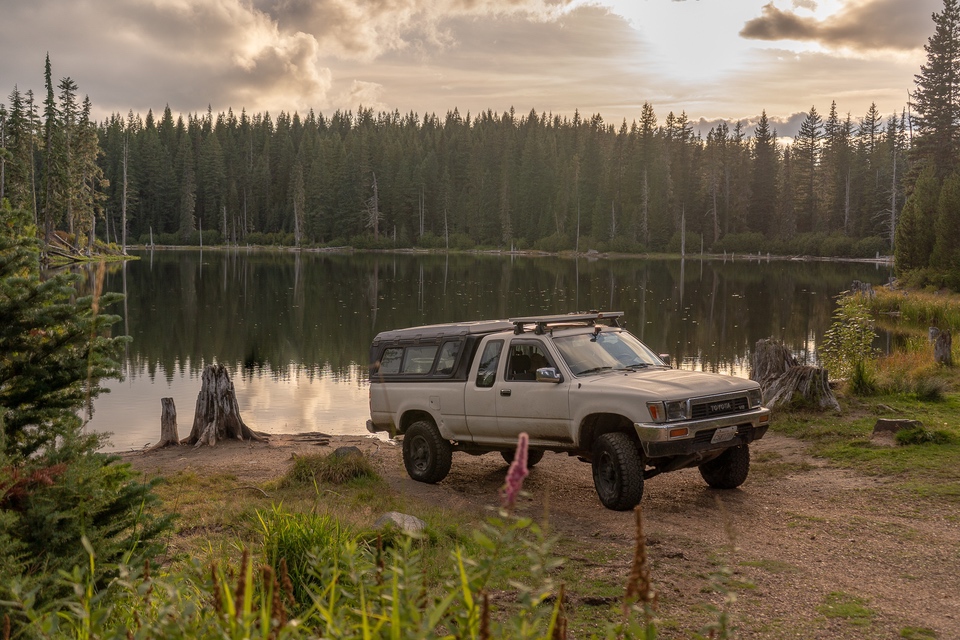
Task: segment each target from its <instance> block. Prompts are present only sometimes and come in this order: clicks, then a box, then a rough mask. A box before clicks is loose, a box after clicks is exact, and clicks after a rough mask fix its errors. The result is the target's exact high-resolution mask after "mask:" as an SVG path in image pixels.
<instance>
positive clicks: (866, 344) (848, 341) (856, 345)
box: [817, 295, 874, 382]
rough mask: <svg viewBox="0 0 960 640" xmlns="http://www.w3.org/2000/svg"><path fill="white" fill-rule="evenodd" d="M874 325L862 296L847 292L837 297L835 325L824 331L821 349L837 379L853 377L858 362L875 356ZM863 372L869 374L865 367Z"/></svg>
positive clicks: (824, 363)
mask: <svg viewBox="0 0 960 640" xmlns="http://www.w3.org/2000/svg"><path fill="white" fill-rule="evenodd" d="M873 326H874V322H873V316H872V315H871V314H870V310H869V309H868V308H867V306H866V304H865V303H864V302H863V300H861V297H860V296H851V295H844V296H840V297H839V298H838V299H837V310H836V311H835V312H834V314H833V324H831V325H830V328H829V329H827V330H826V331H825V332H824V335H823V342H822V343H821V345H820V346H819V347H818V349H817V352H818V353H819V355H820V362H821V363H822V364H823V366H824V367H825V368H826V369H827V370H828V371H829V372H830V375H831V376H832V377H833V378H850V377H851V376H852V375H853V373H854V370H855V369H856V367H857V366H858V363H863V362H864V361H865V360H867V359H869V358H870V357H871V356H872V355H873V338H874V331H873ZM860 375H861V376H862V377H863V376H866V375H867V373H866V367H865V366H863V368H862V370H861V372H860ZM861 382H866V380H865V379H862V380H861Z"/></svg>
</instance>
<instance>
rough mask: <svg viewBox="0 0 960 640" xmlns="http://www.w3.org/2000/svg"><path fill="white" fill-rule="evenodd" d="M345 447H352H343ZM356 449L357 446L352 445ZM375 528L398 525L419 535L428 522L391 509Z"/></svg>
mask: <svg viewBox="0 0 960 640" xmlns="http://www.w3.org/2000/svg"><path fill="white" fill-rule="evenodd" d="M342 448H344V449H346V448H350V447H342ZM352 448H354V449H356V447H352ZM373 527H374V529H383V528H385V527H396V528H397V529H400V531H403V532H404V533H407V534H410V535H419V534H421V533H423V531H424V529H426V528H427V523H426V522H424V521H423V520H421V519H420V518H416V517H414V516H410V515H407V514H405V513H400V512H399V511H389V512H387V513H385V514H383V515H382V516H380V517H379V518H378V519H377V521H376V522H375V523H374V525H373Z"/></svg>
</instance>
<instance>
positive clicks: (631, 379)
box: [576, 368, 760, 400]
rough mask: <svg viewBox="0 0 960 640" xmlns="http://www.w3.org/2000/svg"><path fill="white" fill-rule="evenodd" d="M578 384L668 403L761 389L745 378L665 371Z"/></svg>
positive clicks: (590, 379) (621, 374) (605, 375)
mask: <svg viewBox="0 0 960 640" xmlns="http://www.w3.org/2000/svg"><path fill="white" fill-rule="evenodd" d="M576 381H577V382H578V383H580V384H582V385H584V386H587V385H590V388H591V389H593V390H594V391H601V390H607V389H608V390H609V391H619V390H635V391H637V392H639V393H643V394H649V395H651V396H657V397H661V398H663V399H664V400H686V399H687V398H693V397H701V396H712V395H717V394H721V393H732V392H735V391H746V390H747V389H755V388H757V387H759V386H760V385H758V384H757V383H756V382H754V381H752V380H745V379H744V378H735V377H733V376H726V375H720V374H716V373H703V372H700V371H684V370H681V369H661V368H651V369H639V370H637V371H608V372H605V373H598V374H595V375H592V376H585V377H583V378H577V379H576Z"/></svg>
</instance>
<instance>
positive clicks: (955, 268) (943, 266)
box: [930, 172, 960, 289]
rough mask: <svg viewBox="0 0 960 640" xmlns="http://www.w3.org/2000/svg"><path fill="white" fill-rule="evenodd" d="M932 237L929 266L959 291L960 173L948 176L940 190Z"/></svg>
mask: <svg viewBox="0 0 960 640" xmlns="http://www.w3.org/2000/svg"><path fill="white" fill-rule="evenodd" d="M934 235H935V237H936V240H935V242H934V245H933V253H932V254H931V256H930V266H932V267H934V268H935V269H939V270H941V271H943V272H945V273H947V274H948V280H949V284H950V286H951V288H955V289H960V173H957V172H954V173H952V174H950V175H949V176H948V177H947V179H946V180H944V182H943V187H942V188H941V189H940V198H939V200H938V202H937V219H936V224H935V225H934Z"/></svg>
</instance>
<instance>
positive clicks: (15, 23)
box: [0, 0, 942, 136]
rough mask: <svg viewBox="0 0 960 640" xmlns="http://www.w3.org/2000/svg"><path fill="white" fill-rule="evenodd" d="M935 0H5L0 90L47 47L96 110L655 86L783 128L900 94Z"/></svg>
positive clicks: (661, 101)
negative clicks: (814, 113) (833, 108)
mask: <svg viewBox="0 0 960 640" xmlns="http://www.w3.org/2000/svg"><path fill="white" fill-rule="evenodd" d="M941 9H942V0H772V1H771V0H0V103H2V102H7V101H8V98H7V96H8V95H9V93H10V92H11V91H12V90H13V88H14V87H15V86H16V87H17V88H19V89H20V90H21V91H26V90H27V89H32V90H33V91H34V93H35V94H36V95H37V96H39V97H40V98H42V95H43V92H44V89H43V65H44V57H45V56H46V55H47V54H48V53H49V55H50V59H51V64H52V69H53V77H54V82H58V81H59V80H60V79H61V78H63V77H67V76H69V77H70V78H72V79H73V80H74V81H75V82H76V83H77V84H78V86H79V93H80V94H81V95H87V96H89V97H90V100H91V102H92V104H93V109H94V116H95V117H96V118H97V119H98V120H99V119H103V118H105V117H106V116H108V115H109V114H112V113H121V114H127V113H128V112H129V111H131V110H132V111H133V112H134V113H139V114H141V115H144V116H145V115H146V113H147V111H148V110H150V109H152V110H153V111H154V112H155V113H157V112H160V111H162V110H163V109H164V107H165V106H167V105H169V106H170V108H171V109H172V110H173V112H174V113H175V114H188V113H203V112H206V110H207V108H208V107H209V108H212V109H213V111H214V113H220V112H224V111H226V110H227V109H228V108H232V109H233V110H234V112H237V113H239V112H240V110H241V109H246V111H247V112H248V113H263V112H265V111H269V112H270V113H271V114H276V113H279V112H280V111H286V112H288V113H290V112H294V111H296V112H299V113H301V114H303V113H306V112H307V111H308V110H310V109H313V110H314V111H315V112H319V113H324V114H327V115H329V114H331V113H333V112H334V111H335V110H337V109H341V110H356V109H357V108H358V107H360V106H363V107H364V108H372V109H374V110H375V111H381V110H389V111H394V110H397V111H399V112H400V113H403V114H405V113H409V112H415V113H417V114H420V115H421V116H422V115H423V114H425V113H436V114H437V115H440V116H443V115H444V114H445V113H447V112H448V111H452V110H453V109H454V108H456V109H458V110H459V112H460V114H461V115H466V114H467V113H468V112H469V113H471V114H476V113H478V112H481V111H486V110H492V111H494V112H498V113H499V112H503V111H507V110H509V109H510V108H513V109H515V110H516V112H517V113H518V114H521V115H525V114H527V113H529V112H530V111H531V110H536V111H537V112H538V113H543V112H545V113H550V114H559V115H561V116H568V117H569V116H572V115H573V113H574V111H576V110H578V111H579V112H580V113H581V115H583V116H584V117H589V116H592V115H594V114H600V115H601V116H602V117H603V120H604V122H606V123H609V124H614V125H616V126H619V125H620V123H622V122H623V121H624V120H626V121H627V123H630V122H632V121H634V120H636V119H639V117H640V110H641V107H642V105H643V104H644V103H645V102H649V103H650V104H651V105H652V106H653V108H654V110H655V112H656V114H657V116H658V118H659V120H660V122H661V123H662V122H663V120H664V119H665V117H666V115H667V114H668V113H669V112H674V113H676V114H679V113H680V112H686V114H687V116H688V117H689V118H690V119H691V120H692V121H693V122H694V123H696V124H697V125H698V128H699V129H702V133H703V134H704V135H705V134H706V130H707V129H709V127H710V126H712V125H713V124H715V123H717V122H719V121H720V120H727V121H729V122H733V121H744V122H745V124H746V125H747V126H748V130H749V128H750V125H751V123H754V122H756V120H757V118H758V117H759V115H760V113H761V111H764V110H765V111H766V113H767V115H768V117H770V119H771V121H772V122H773V123H774V126H775V127H776V128H777V130H778V133H779V134H780V135H781V136H791V135H794V134H795V133H796V129H797V128H798V126H799V121H800V120H801V119H802V117H803V114H804V113H806V112H807V111H809V109H810V108H811V107H816V109H817V110H818V112H819V113H820V114H821V115H824V116H825V115H826V114H827V113H828V112H829V109H830V105H831V103H832V102H834V101H835V102H836V105H837V109H838V111H839V113H840V114H841V116H845V115H846V114H848V113H849V114H851V116H852V118H853V119H854V121H855V122H856V121H857V120H858V119H859V118H862V117H863V115H865V114H866V112H867V109H868V108H869V107H870V104H871V103H876V105H877V107H878V108H879V110H880V112H881V113H882V114H884V116H889V115H891V114H893V113H899V112H900V111H901V110H902V109H904V108H905V107H906V103H907V94H908V92H909V91H912V90H913V89H914V88H915V85H914V76H915V74H917V73H918V72H919V70H920V65H921V64H923V63H924V61H925V52H924V49H923V45H924V44H926V42H927V39H928V38H929V37H930V35H931V34H932V33H933V29H934V25H933V21H932V17H931V16H932V14H933V13H934V12H937V11H940V10H941Z"/></svg>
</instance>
